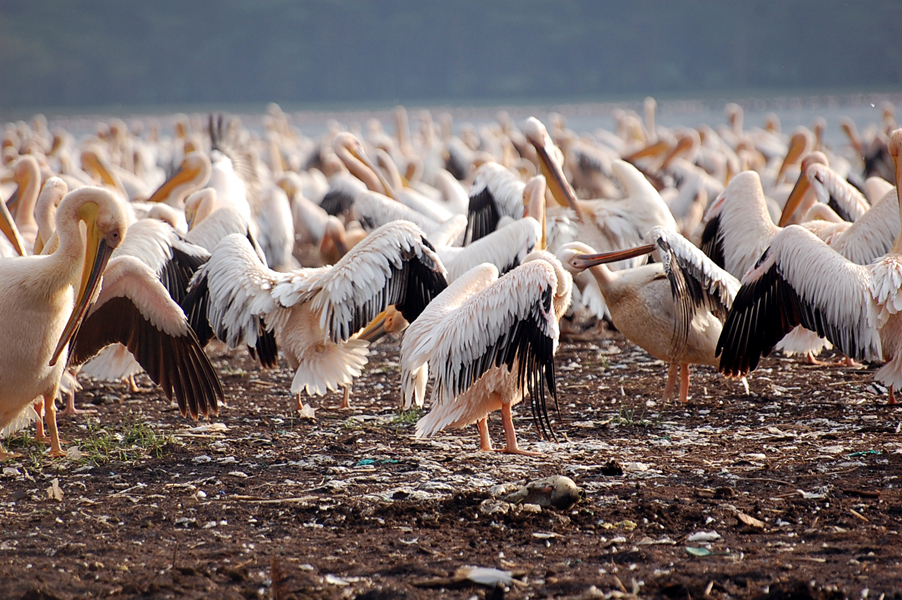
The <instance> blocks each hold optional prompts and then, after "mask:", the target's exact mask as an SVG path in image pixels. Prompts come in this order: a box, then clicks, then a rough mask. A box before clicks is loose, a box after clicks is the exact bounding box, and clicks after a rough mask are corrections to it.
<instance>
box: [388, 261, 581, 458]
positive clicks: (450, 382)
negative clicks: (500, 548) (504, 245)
mask: <svg viewBox="0 0 902 600" xmlns="http://www.w3.org/2000/svg"><path fill="white" fill-rule="evenodd" d="M571 288H572V280H571V278H570V275H569V274H568V273H567V272H566V271H565V270H564V269H563V267H562V266H561V264H560V262H559V261H558V260H557V259H556V258H555V257H554V256H553V255H551V254H549V253H547V252H544V251H539V252H534V253H532V254H530V255H529V256H527V257H526V260H525V262H524V264H522V265H521V266H519V267H517V268H516V269H514V270H513V271H511V272H510V273H508V274H507V275H505V276H503V277H500V278H499V277H498V270H497V268H496V267H494V266H493V265H490V264H483V265H479V266H477V267H475V268H473V269H471V270H470V271H468V272H467V273H466V274H464V275H462V276H461V277H459V278H458V279H457V280H456V281H454V282H453V283H451V284H450V285H449V286H448V288H447V289H446V290H445V291H444V292H443V293H442V294H439V296H437V297H436V298H435V300H433V302H432V303H431V304H430V305H429V306H428V307H426V310H424V311H423V313H422V315H420V318H419V319H418V320H417V321H415V322H414V323H413V324H411V326H410V327H409V328H408V329H407V331H406V333H405V336H404V340H403V343H402V345H401V367H402V386H403V393H404V403H405V406H409V405H410V404H411V403H412V402H416V403H417V404H422V402H423V394H424V392H425V383H426V378H427V373H428V371H429V365H430V364H431V365H432V369H431V370H432V373H433V375H434V378H435V381H434V383H433V387H432V403H433V406H432V408H431V410H430V412H429V414H427V415H426V416H424V417H423V418H422V419H420V421H419V422H418V423H417V430H416V431H417V436H419V437H422V436H429V435H432V434H434V433H436V432H438V431H440V430H442V429H445V428H448V427H463V426H465V425H468V424H470V423H477V424H478V428H479V432H480V442H481V443H480V447H481V449H483V450H490V449H492V446H491V442H490V440H489V439H488V429H487V425H486V417H487V415H488V413H489V412H491V411H493V410H498V409H501V411H502V423H503V425H504V430H505V437H506V441H507V445H506V448H505V451H506V452H514V453H524V452H523V451H521V450H520V449H519V447H518V445H517V441H516V436H515V435H514V430H513V422H512V420H511V411H510V409H511V406H512V405H514V404H517V403H518V402H520V401H521V400H522V399H523V395H524V392H525V391H526V390H527V389H529V391H530V394H531V395H532V397H533V415H534V417H535V418H536V423H537V426H538V427H540V429H541V430H545V429H546V426H548V428H549V431H550V424H549V423H548V421H547V414H546V412H545V402H544V401H545V395H544V389H545V386H547V388H548V390H549V392H550V393H551V395H552V397H555V391H554V366H553V361H554V353H555V351H556V349H557V344H558V333H559V332H558V320H559V319H560V317H561V316H562V315H563V314H564V312H565V311H566V309H567V306H568V305H569V304H570V291H571Z"/></svg>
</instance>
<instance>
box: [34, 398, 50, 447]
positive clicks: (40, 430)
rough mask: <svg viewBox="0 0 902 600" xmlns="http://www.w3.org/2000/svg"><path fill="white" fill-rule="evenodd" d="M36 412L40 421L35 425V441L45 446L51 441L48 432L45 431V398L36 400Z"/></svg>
mask: <svg viewBox="0 0 902 600" xmlns="http://www.w3.org/2000/svg"><path fill="white" fill-rule="evenodd" d="M34 411H35V412H36V413H38V420H37V421H35V423H34V439H36V440H37V441H39V442H44V443H45V444H46V443H47V442H49V441H50V438H49V437H47V432H46V431H44V398H40V399H38V400H35V402H34Z"/></svg>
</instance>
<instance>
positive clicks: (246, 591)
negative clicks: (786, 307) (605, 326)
mask: <svg viewBox="0 0 902 600" xmlns="http://www.w3.org/2000/svg"><path fill="white" fill-rule="evenodd" d="M210 352H211V355H212V356H214V357H215V359H214V364H215V365H216V367H217V368H218V371H219V373H220V374H221V376H222V380H223V384H224V386H225V387H226V389H227V392H226V393H227V402H228V406H225V407H223V408H222V409H221V411H220V414H219V417H218V418H216V419H214V420H212V421H201V422H199V423H193V422H190V421H187V420H185V419H183V418H182V417H181V416H180V415H179V413H178V411H177V410H175V409H174V408H172V407H171V406H169V404H168V403H167V402H166V401H165V398H163V397H162V395H161V394H160V393H159V392H158V391H156V390H153V391H146V392H139V393H132V392H130V391H128V389H127V388H126V387H124V386H121V385H118V384H100V383H97V382H91V381H90V380H85V381H83V383H84V385H85V389H84V390H83V391H81V392H80V393H79V395H78V401H79V404H80V406H81V407H83V408H92V409H94V410H96V413H92V414H89V415H80V416H76V417H62V418H61V419H60V425H61V433H62V436H63V439H64V440H65V442H67V443H66V444H65V447H66V448H67V449H69V455H68V456H67V457H66V458H61V459H50V458H47V457H45V456H43V455H42V452H43V450H44V447H43V445H41V444H37V443H35V442H34V441H33V439H31V438H29V437H28V435H26V434H25V433H24V432H23V433H20V434H18V435H17V436H16V437H14V438H13V439H11V440H8V442H9V446H10V447H11V448H12V449H13V450H15V451H17V452H20V453H22V454H23V455H24V456H23V457H22V458H19V459H16V460H11V461H7V462H6V463H3V464H2V465H0V466H2V475H0V598H22V599H30V600H36V599H50V598H53V599H57V598H58V599H70V598H89V597H90V598H93V597H101V596H102V597H111V598H126V597H127V598H132V597H141V598H183V597H188V598H276V599H286V598H361V599H363V598H365V599H370V600H374V599H389V598H461V599H468V598H492V599H498V598H510V599H516V598H602V597H604V598H625V597H641V598H673V599H688V598H714V599H718V598H855V599H862V600H863V599H865V598H867V599H873V600H879V599H884V598H900V597H902V591H900V590H902V537H900V531H902V494H900V486H902V479H900V476H902V436H900V425H902V409H899V408H895V407H888V406H886V404H885V402H886V394H885V390H883V389H881V388H879V387H877V386H875V384H874V383H873V379H872V375H871V373H870V372H868V371H867V370H865V369H854V368H852V369H850V368H843V367H838V366H829V367H815V366H809V365H805V364H803V363H801V362H800V361H799V360H798V359H797V358H773V357H772V358H770V359H767V360H766V361H765V362H764V363H763V366H762V368H761V369H759V370H758V371H757V372H755V373H753V375H752V377H751V378H750V380H749V386H750V388H751V394H750V395H746V394H745V391H744V389H743V387H742V385H741V384H740V383H738V382H732V381H726V380H724V379H723V378H722V377H720V376H718V375H717V374H716V373H715V372H714V370H713V369H710V368H700V369H698V370H696V371H694V373H693V380H692V387H691V389H690V393H691V399H690V403H689V405H688V406H680V405H677V404H675V403H668V404H666V405H664V404H662V403H661V401H660V394H661V391H662V389H663V386H664V376H665V374H666V366H665V365H664V364H663V363H660V362H658V361H654V360H651V359H650V358H649V357H648V356H647V355H646V354H645V353H644V352H642V351H641V350H638V349H636V348H634V347H632V346H630V345H629V344H627V343H626V342H624V341H623V340H622V339H621V338H619V337H618V336H617V335H616V334H614V335H613V337H611V338H610V339H599V340H595V341H568V342H564V343H563V344H562V347H561V349H560V351H559V354H558V357H557V362H556V364H557V367H558V386H559V393H560V399H561V413H560V416H559V417H555V419H554V423H555V429H556V431H557V433H558V436H559V438H560V442H559V443H557V444H553V443H548V442H543V441H540V440H539V439H538V437H537V434H536V431H535V428H534V427H533V426H532V422H531V418H530V416H529V409H528V407H527V406H525V405H521V406H520V407H518V408H517V409H515V415H516V417H518V418H516V420H515V422H516V424H517V427H518V433H519V437H520V440H521V445H522V446H524V447H526V448H527V449H530V450H539V451H542V452H543V453H544V454H543V455H542V456H541V457H538V458H529V457H520V456H507V455H503V454H499V453H481V452H477V451H476V450H477V448H478V443H477V435H476V429H475V427H470V428H468V429H466V430H462V431H453V432H445V433H443V434H440V435H438V436H437V437H435V438H433V439H428V440H417V439H414V437H413V423H414V422H415V420H416V415H415V414H404V415H399V414H398V413H397V411H396V403H397V399H398V394H399V387H398V384H399V379H400V377H399V367H398V364H397V361H398V346H397V344H396V343H394V342H391V341H389V342H388V343H384V344H381V345H379V346H378V347H377V348H376V349H375V351H374V353H373V356H372V357H371V362H370V364H369V366H368V370H367V372H366V375H365V376H364V377H362V378H361V379H359V380H358V382H357V384H356V385H355V387H354V392H353V395H352V399H351V402H352V406H353V408H352V409H351V410H349V411H342V410H338V408H337V407H338V404H339V401H340V396H339V395H338V394H333V395H331V396H327V397H325V398H323V399H314V400H313V401H312V405H313V406H314V407H316V409H317V410H316V413H315V420H311V419H307V418H301V417H299V416H298V414H297V413H295V412H294V411H293V400H292V397H291V395H290V394H289V392H288V387H289V385H290V379H291V375H292V374H291V373H290V372H288V371H287V370H285V369H281V370H277V371H263V370H260V369H259V368H257V367H255V366H254V364H253V362H251V360H250V359H249V358H248V357H247V356H246V353H245V352H244V351H237V352H232V353H230V352H226V351H225V350H224V348H223V347H221V346H216V347H211V349H210ZM139 384H141V385H143V386H146V387H149V386H150V384H149V380H147V379H139ZM490 427H491V432H492V435H493V437H494V438H495V440H496V444H500V443H501V442H502V439H503V436H502V432H501V426H500V420H499V419H498V417H497V416H493V417H492V418H490ZM29 435H33V432H32V433H31V434H29ZM552 475H566V476H567V477H570V478H572V479H573V480H574V481H575V482H576V484H577V485H578V486H579V487H580V488H581V489H582V491H583V494H584V496H583V498H582V499H581V500H580V501H579V502H578V503H577V504H575V505H573V506H571V507H570V508H567V509H556V508H541V507H539V506H537V505H535V504H529V503H527V504H512V503H509V502H506V501H504V500H503V499H502V497H501V496H498V491H499V489H500V488H499V486H501V485H503V484H517V485H522V484H525V483H526V482H527V481H530V480H535V479H539V478H542V477H547V476H552ZM54 482H55V483H54ZM514 487H516V486H514ZM493 494H495V496H493ZM464 566H477V567H485V568H492V569H498V570H501V571H505V572H507V573H506V574H503V575H505V576H508V577H510V580H509V582H508V583H506V584H502V585H501V586H498V587H488V586H485V585H480V584H478V583H474V582H473V581H471V580H470V579H466V578H465V575H466V574H467V573H468V572H467V571H465V570H459V569H460V568H461V567H464ZM493 573H494V572H493Z"/></svg>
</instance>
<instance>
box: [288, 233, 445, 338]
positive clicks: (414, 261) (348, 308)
mask: <svg viewBox="0 0 902 600" xmlns="http://www.w3.org/2000/svg"><path fill="white" fill-rule="evenodd" d="M308 271H310V272H311V273H310V275H308V276H306V277H304V278H302V279H301V278H297V277H296V276H295V277H290V278H287V279H283V280H280V281H279V282H274V283H275V285H274V287H273V293H272V297H273V298H274V299H275V300H277V301H278V302H279V303H280V304H281V305H282V306H292V305H294V304H296V303H297V302H300V301H308V300H309V301H310V302H312V304H311V306H312V308H313V309H314V310H318V311H321V315H322V316H321V320H320V325H321V327H322V328H323V331H324V332H325V335H326V337H327V339H329V340H331V341H333V342H339V341H346V340H348V339H350V337H351V336H353V335H354V334H356V333H357V332H358V331H360V330H361V329H362V328H363V327H365V326H366V325H367V324H368V323H369V322H370V321H372V320H373V319H374V318H375V317H376V316H377V315H378V314H379V313H380V312H382V311H383V310H385V309H386V308H387V307H388V306H389V305H391V304H394V305H395V306H396V308H397V309H398V310H399V311H400V312H401V314H402V315H404V318H405V319H407V320H408V321H413V320H414V319H416V318H417V317H418V316H419V315H420V313H421V312H422V311H423V308H425V306H426V305H427V304H428V303H429V302H430V301H431V300H432V298H434V297H435V296H436V295H438V294H439V293H440V292H441V291H442V290H443V289H445V287H446V286H447V279H446V277H447V273H446V271H445V268H444V266H442V263H441V260H439V258H438V255H436V253H435V249H434V248H433V247H432V245H431V244H430V243H429V242H428V241H426V238H425V237H424V234H423V231H422V230H421V229H420V228H419V227H417V226H416V225H414V224H413V223H410V222H407V221H394V222H391V223H388V224H386V225H383V226H382V227H380V228H379V229H377V230H375V231H373V232H372V233H371V234H370V235H368V236H367V237H366V238H365V239H364V240H363V241H361V242H360V243H359V244H357V245H356V246H355V247H354V248H352V249H351V250H350V251H349V252H348V253H347V254H346V255H345V256H343V257H342V259H341V260H340V261H338V262H337V263H336V264H335V265H334V266H333V267H324V268H322V269H317V270H312V269H311V270H308ZM296 274H297V272H296V273H295V275H296Z"/></svg>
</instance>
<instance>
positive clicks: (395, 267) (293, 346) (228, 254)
mask: <svg viewBox="0 0 902 600" xmlns="http://www.w3.org/2000/svg"><path fill="white" fill-rule="evenodd" d="M444 285H445V270H444V267H442V265H441V261H440V260H439V258H438V256H436V254H435V253H434V252H433V250H432V249H431V248H430V247H429V246H428V245H427V244H426V243H425V242H424V236H423V232H422V231H421V230H420V229H419V228H417V227H416V226H415V225H414V224H412V223H409V222H404V221H399V222H394V223H390V224H388V225H386V226H383V227H381V228H379V229H377V230H376V231H374V232H373V233H371V234H370V235H369V236H368V237H367V238H365V239H364V240H363V241H362V242H360V243H359V244H358V245H357V246H355V247H354V248H353V249H351V250H350V251H349V252H348V253H347V254H346V255H345V256H344V257H343V258H342V259H341V260H340V261H339V262H338V263H337V264H336V265H334V266H327V267H320V268H315V269H300V270H297V271H292V272H289V273H277V272H275V271H272V270H270V269H268V268H266V267H265V266H264V265H263V263H262V262H261V261H260V259H259V257H258V256H257V254H256V253H255V252H254V251H253V249H252V248H251V246H250V244H249V243H248V241H247V239H246V238H245V237H244V236H241V235H231V236H228V237H226V238H225V239H224V240H223V241H222V242H221V243H220V244H219V245H218V246H217V247H216V249H215V250H214V251H213V255H212V256H211V258H210V261H209V262H208V263H207V264H206V265H205V266H204V267H203V268H202V269H200V270H199V271H198V273H197V275H196V276H195V279H194V282H193V287H194V290H192V295H189V298H188V299H186V301H185V305H186V312H188V313H189V314H191V315H192V319H194V316H193V315H194V314H195V310H196V309H195V307H197V306H203V303H204V302H207V306H208V309H207V311H206V315H204V316H205V317H206V318H207V319H208V320H209V323H210V324H211V325H212V327H213V329H214V331H215V332H216V334H217V336H218V337H219V338H220V339H221V340H223V341H224V342H226V343H227V344H228V345H229V346H230V347H235V346H237V345H238V344H239V343H241V342H246V343H248V344H250V345H254V344H256V341H257V338H258V336H260V335H262V333H263V328H264V327H265V328H267V329H270V330H273V331H274V332H275V335H276V339H277V341H278V343H279V345H280V347H281V349H282V353H283V355H284V356H285V359H286V360H287V361H288V364H289V366H290V367H291V368H292V369H294V370H295V375H294V379H293V380H292V384H291V391H292V392H294V393H297V394H300V392H301V391H302V390H303V391H305V392H306V393H307V394H318V395H323V394H325V393H326V391H327V390H335V389H336V388H337V387H339V386H345V387H347V386H349V385H350V384H351V381H352V379H353V378H354V377H357V376H358V375H359V374H360V370H361V368H362V367H363V365H365V364H366V360H367V359H366V355H367V343H366V342H365V341H363V340H359V339H356V338H355V335H356V333H357V332H358V331H359V330H360V329H362V328H363V327H364V326H365V325H367V324H368V323H369V322H370V321H371V320H373V318H375V317H376V315H377V314H378V313H379V312H381V311H383V310H385V309H386V308H387V307H388V306H389V305H391V304H394V305H396V306H397V307H398V309H399V310H400V311H401V312H402V314H404V316H405V318H407V319H408V320H413V319H414V318H416V316H418V315H419V313H420V312H421V311H422V309H423V307H424V306H425V305H426V304H427V303H428V302H429V301H430V300H431V299H432V297H433V295H435V294H437V293H438V291H439V290H441V289H443V288H444ZM205 296H208V300H207V299H205ZM261 319H262V321H261ZM298 402H299V403H300V396H299V398H298Z"/></svg>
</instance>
